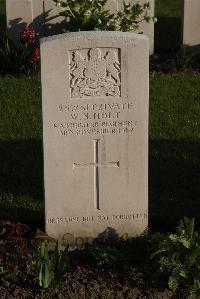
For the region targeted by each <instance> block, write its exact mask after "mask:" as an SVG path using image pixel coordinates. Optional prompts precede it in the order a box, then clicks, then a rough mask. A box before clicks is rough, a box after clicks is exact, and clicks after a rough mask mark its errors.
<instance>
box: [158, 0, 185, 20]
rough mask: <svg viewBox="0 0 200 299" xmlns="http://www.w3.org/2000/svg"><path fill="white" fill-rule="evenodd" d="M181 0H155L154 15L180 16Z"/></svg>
mask: <svg viewBox="0 0 200 299" xmlns="http://www.w3.org/2000/svg"><path fill="white" fill-rule="evenodd" d="M181 10H182V0H155V15H156V17H171V18H173V17H180V16H181Z"/></svg>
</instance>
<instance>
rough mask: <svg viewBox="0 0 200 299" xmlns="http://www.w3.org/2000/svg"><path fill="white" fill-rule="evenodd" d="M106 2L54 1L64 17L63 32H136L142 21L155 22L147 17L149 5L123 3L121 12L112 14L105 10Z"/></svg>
mask: <svg viewBox="0 0 200 299" xmlns="http://www.w3.org/2000/svg"><path fill="white" fill-rule="evenodd" d="M107 1H108V0H78V1H77V0H67V1H63V0H54V2H55V3H56V5H57V6H60V7H61V8H62V10H63V11H62V12H61V13H60V14H61V15H62V16H65V17H66V20H67V23H66V28H65V31H80V30H81V31H89V30H107V31H137V30H138V29H139V25H140V23H141V22H142V21H146V22H150V21H156V19H155V18H154V17H151V16H149V14H148V13H149V9H150V3H145V4H142V5H140V4H139V3H136V4H133V3H128V4H126V3H125V2H124V3H123V10H122V11H117V12H116V14H112V13H111V12H110V11H109V10H107V9H106V8H105V4H106V3H107Z"/></svg>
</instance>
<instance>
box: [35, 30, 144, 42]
mask: <svg viewBox="0 0 200 299" xmlns="http://www.w3.org/2000/svg"><path fill="white" fill-rule="evenodd" d="M100 37H105V38H109V37H110V38H115V37H116V38H122V39H131V40H133V39H137V40H149V39H148V37H147V36H146V35H144V34H138V33H135V32H122V31H78V32H68V33H63V34H57V35H52V36H48V37H43V38H40V44H43V43H46V42H51V41H56V40H64V39H70V38H87V39H93V38H94V39H96V38H100Z"/></svg>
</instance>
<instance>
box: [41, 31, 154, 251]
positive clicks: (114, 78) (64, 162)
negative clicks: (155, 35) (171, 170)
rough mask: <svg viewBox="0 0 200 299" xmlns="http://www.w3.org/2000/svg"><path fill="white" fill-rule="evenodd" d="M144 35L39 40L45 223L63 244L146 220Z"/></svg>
mask: <svg viewBox="0 0 200 299" xmlns="http://www.w3.org/2000/svg"><path fill="white" fill-rule="evenodd" d="M148 56H149V42H148V39H147V38H146V37H145V36H143V35H138V34H135V33H121V32H78V33H67V34H63V35H59V36H54V37H48V38H44V39H42V41H41V67H42V74H41V75H42V101H43V143H44V182H45V214H46V231H47V233H48V234H49V235H50V236H52V237H55V238H58V239H61V240H64V244H65V245H67V244H68V243H70V245H71V246H82V245H83V244H85V243H87V242H90V241H91V240H93V239H94V238H96V237H100V236H103V237H105V235H109V234H112V235H116V236H118V237H121V236H123V237H134V236H136V235H140V234H142V233H143V232H144V231H145V230H146V229H147V225H148V186H147V184H148V149H147V148H148V64H149V59H148Z"/></svg>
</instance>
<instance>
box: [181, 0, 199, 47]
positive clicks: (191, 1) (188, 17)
mask: <svg viewBox="0 0 200 299" xmlns="http://www.w3.org/2000/svg"><path fill="white" fill-rule="evenodd" d="M182 40H183V45H184V46H189V47H194V48H195V47H198V48H199V47H200V1H199V0H184V1H183V33H182Z"/></svg>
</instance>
